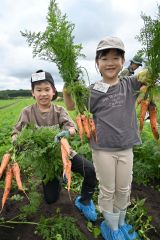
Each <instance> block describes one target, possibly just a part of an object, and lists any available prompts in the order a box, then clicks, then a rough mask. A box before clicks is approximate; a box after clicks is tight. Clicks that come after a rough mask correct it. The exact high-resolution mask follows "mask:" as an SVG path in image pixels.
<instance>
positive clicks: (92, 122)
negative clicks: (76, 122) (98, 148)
mask: <svg viewBox="0 0 160 240" xmlns="http://www.w3.org/2000/svg"><path fill="white" fill-rule="evenodd" d="M89 125H90V129H91V133H92V134H93V135H94V136H96V126H95V123H94V120H93V118H89Z"/></svg>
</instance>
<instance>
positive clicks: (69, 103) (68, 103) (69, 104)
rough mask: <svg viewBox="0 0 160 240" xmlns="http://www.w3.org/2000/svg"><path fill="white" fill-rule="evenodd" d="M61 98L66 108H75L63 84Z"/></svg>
mask: <svg viewBox="0 0 160 240" xmlns="http://www.w3.org/2000/svg"><path fill="white" fill-rule="evenodd" d="M63 99H64V103H65V106H66V108H67V110H69V111H71V110H74V109H75V103H74V101H73V99H72V97H71V94H70V93H69V92H68V90H67V89H66V87H65V86H64V87H63Z"/></svg>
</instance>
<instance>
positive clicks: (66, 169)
mask: <svg viewBox="0 0 160 240" xmlns="http://www.w3.org/2000/svg"><path fill="white" fill-rule="evenodd" d="M61 154H62V162H63V176H64V175H66V178H67V189H68V191H70V186H71V161H70V160H69V155H70V145H69V143H68V141H67V139H65V138H62V139H61Z"/></svg>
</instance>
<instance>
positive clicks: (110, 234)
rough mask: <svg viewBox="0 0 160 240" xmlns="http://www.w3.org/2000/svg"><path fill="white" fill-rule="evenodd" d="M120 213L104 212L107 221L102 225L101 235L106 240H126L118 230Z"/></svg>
mask: <svg viewBox="0 0 160 240" xmlns="http://www.w3.org/2000/svg"><path fill="white" fill-rule="evenodd" d="M119 215H120V212H119V211H118V212H117V213H111V212H103V216H104V218H105V220H104V221H103V222H102V223H101V226H100V229H101V234H102V236H103V238H104V239H105V240H125V237H124V235H123V233H122V231H121V229H119V228H118V222H119Z"/></svg>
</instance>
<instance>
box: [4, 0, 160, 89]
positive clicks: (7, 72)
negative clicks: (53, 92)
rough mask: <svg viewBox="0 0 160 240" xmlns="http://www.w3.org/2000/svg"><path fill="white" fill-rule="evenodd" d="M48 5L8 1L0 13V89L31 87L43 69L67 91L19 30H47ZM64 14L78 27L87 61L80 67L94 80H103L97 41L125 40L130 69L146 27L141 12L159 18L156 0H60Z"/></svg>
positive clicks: (77, 36) (77, 40)
mask: <svg viewBox="0 0 160 240" xmlns="http://www.w3.org/2000/svg"><path fill="white" fill-rule="evenodd" d="M49 2H50V1H49V0H39V1H37V0H16V4H15V1H12V0H5V1H3V2H2V3H1V9H0V17H1V21H0V29H1V37H0V53H1V62H0V69H1V76H0V90H2V89H8V88H9V89H20V88H21V89H26V88H27V89H28V88H30V82H29V81H30V80H29V79H30V75H31V73H32V72H35V71H36V70H38V69H44V70H46V71H50V72H51V73H52V74H53V77H54V78H55V82H56V86H57V89H58V90H60V89H62V86H63V81H62V79H61V77H60V76H59V73H58V69H57V67H56V66H55V64H54V63H49V62H47V61H42V60H40V59H38V58H33V55H32V48H31V47H28V45H27V43H26V40H25V38H24V37H22V36H21V34H20V31H25V30H31V31H32V32H33V31H36V32H37V31H44V30H45V28H46V24H47V22H46V16H47V12H48V6H49ZM56 2H57V4H58V6H59V8H60V9H61V12H62V13H63V14H67V16H68V21H70V22H72V23H73V24H75V28H74V31H73V34H74V36H75V43H78V44H79V43H81V44H82V46H83V50H82V52H83V53H84V54H85V55H86V58H85V59H82V58H81V59H79V61H78V62H79V65H81V66H85V67H86V68H87V70H88V73H89V77H90V79H91V81H92V82H93V81H96V80H97V78H99V77H100V75H99V74H98V73H97V71H96V69H95V63H94V58H95V50H96V47H97V44H98V42H99V41H100V39H101V38H103V37H104V36H106V35H112V36H118V37H120V38H121V39H122V40H123V41H124V43H125V47H126V63H125V64H126V65H127V64H128V63H129V59H131V58H132V56H133V55H134V54H135V53H136V51H137V50H138V49H140V48H141V44H140V43H139V42H138V41H137V40H136V39H135V36H136V35H137V34H139V31H140V28H141V27H142V25H143V22H142V19H141V17H140V14H141V12H142V11H143V12H145V13H146V14H147V15H151V16H155V14H156V9H157V3H156V0H150V1H146V0H141V1H139V0H134V1H129V0H119V1H117V0H94V1H93V0H81V1H75V0H70V1H64V0H57V1H56Z"/></svg>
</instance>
